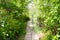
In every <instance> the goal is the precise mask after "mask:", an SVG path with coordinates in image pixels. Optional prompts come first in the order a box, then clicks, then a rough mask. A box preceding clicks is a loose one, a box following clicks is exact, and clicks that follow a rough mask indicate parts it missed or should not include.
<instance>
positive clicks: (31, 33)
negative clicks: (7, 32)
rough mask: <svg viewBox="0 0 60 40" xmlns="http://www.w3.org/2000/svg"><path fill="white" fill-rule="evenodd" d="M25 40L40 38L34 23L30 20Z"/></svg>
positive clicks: (37, 39)
mask: <svg viewBox="0 0 60 40" xmlns="http://www.w3.org/2000/svg"><path fill="white" fill-rule="evenodd" d="M25 40H39V38H38V36H37V34H36V33H35V32H34V31H33V30H32V23H31V22H30V21H28V22H27V29H26V36H25Z"/></svg>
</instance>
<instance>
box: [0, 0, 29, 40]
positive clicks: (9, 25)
mask: <svg viewBox="0 0 60 40" xmlns="http://www.w3.org/2000/svg"><path fill="white" fill-rule="evenodd" d="M26 5H27V2H26V1H25V0H0V40H18V39H19V37H21V36H22V35H23V36H24V35H25V33H26V32H25V30H26V23H27V21H28V20H29V17H28V16H27V15H26V14H27V13H28V11H27V8H26Z"/></svg>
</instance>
